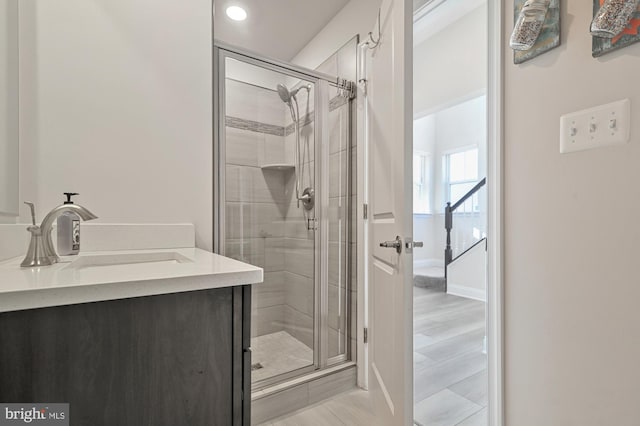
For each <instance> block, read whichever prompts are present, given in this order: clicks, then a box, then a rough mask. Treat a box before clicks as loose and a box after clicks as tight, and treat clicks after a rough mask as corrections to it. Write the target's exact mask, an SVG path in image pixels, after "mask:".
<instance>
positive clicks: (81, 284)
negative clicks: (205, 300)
mask: <svg viewBox="0 0 640 426" xmlns="http://www.w3.org/2000/svg"><path fill="white" fill-rule="evenodd" d="M127 256H129V258H128V259H130V258H133V259H137V261H139V262H138V263H122V264H109V265H99V264H96V263H100V261H101V260H103V259H104V260H105V261H107V260H108V261H109V262H108V263H112V262H117V259H120V258H127ZM114 259H116V260H114ZM142 259H144V260H142ZM154 259H155V260H154ZM65 260H72V261H71V262H68V261H67V262H61V263H57V264H55V265H52V266H45V267H40V268H21V267H20V262H21V261H22V257H19V258H14V259H10V260H7V261H5V262H1V263H0V312H9V311H18V310H24V309H33V308H43V307H48V306H61V305H70V304H76V303H88V302H99V301H105V300H114V299H126V298H130V297H140V296H151V295H157V294H168V293H179V292H184V291H194V290H204V289H213V288H221V287H231V286H238V285H245V284H257V283H261V282H262V281H263V271H262V269H261V268H258V267H255V266H252V265H249V264H246V263H242V262H239V261H237V260H234V259H230V258H227V257H224V256H220V255H217V254H213V253H209V252H207V251H204V250H201V249H197V248H177V249H158V250H127V251H125V250H119V251H100V252H82V253H81V254H80V255H79V256H72V257H69V258H66V259H65Z"/></svg>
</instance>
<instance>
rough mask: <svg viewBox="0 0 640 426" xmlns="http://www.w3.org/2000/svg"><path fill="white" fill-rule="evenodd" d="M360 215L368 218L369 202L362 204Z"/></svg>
mask: <svg viewBox="0 0 640 426" xmlns="http://www.w3.org/2000/svg"><path fill="white" fill-rule="evenodd" d="M362 217H363V218H364V219H368V218H369V204H363V205H362Z"/></svg>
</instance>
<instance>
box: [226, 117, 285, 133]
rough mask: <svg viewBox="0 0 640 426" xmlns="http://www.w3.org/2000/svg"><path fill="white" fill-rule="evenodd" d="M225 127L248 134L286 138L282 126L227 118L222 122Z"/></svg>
mask: <svg viewBox="0 0 640 426" xmlns="http://www.w3.org/2000/svg"><path fill="white" fill-rule="evenodd" d="M224 124H225V126H227V127H231V128H234V129H240V130H248V131H250V132H256V133H265V134H268V135H274V136H286V135H285V128H284V127H283V126H276V125H274V124H266V123H260V122H258V121H252V120H245V119H244V118H238V117H230V116H227V117H226V119H225V122H224Z"/></svg>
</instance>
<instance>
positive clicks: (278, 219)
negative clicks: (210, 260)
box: [214, 42, 355, 391]
mask: <svg viewBox="0 0 640 426" xmlns="http://www.w3.org/2000/svg"><path fill="white" fill-rule="evenodd" d="M214 58H215V59H214V60H215V61H216V63H215V64H214V70H215V74H214V75H216V81H215V82H214V90H215V91H216V95H217V97H216V99H219V104H218V105H217V106H216V113H215V117H214V122H215V135H216V138H215V146H214V152H215V161H214V163H215V165H216V170H215V173H214V177H215V181H214V188H215V191H216V194H215V197H214V198H215V200H216V206H215V209H214V210H215V212H216V217H215V220H214V232H215V242H216V247H215V249H216V252H218V253H221V254H224V255H226V256H229V257H232V258H235V259H238V260H241V261H244V262H247V263H251V264H253V265H256V266H260V267H262V268H263V269H264V283H263V284H259V285H256V286H254V287H253V290H252V308H251V309H252V329H251V351H252V374H251V380H252V389H253V390H254V391H255V390H258V389H263V388H265V387H268V386H270V385H274V384H279V383H281V382H284V381H286V380H289V379H292V378H295V377H298V376H301V375H304V374H308V373H311V372H314V371H317V370H322V369H325V368H327V367H329V366H334V365H337V364H339V363H343V362H346V361H349V360H351V359H352V352H354V351H353V350H352V344H353V342H354V340H352V339H351V325H352V315H351V312H352V303H353V302H355V301H354V300H352V299H353V292H352V290H351V282H352V273H353V272H354V271H353V272H352V269H353V270H355V268H354V267H353V265H354V262H355V259H352V257H351V252H352V249H353V247H352V246H353V241H352V239H351V235H352V233H351V223H350V222H351V212H352V209H351V207H352V206H351V204H352V202H351V198H352V196H353V195H354V193H353V191H352V182H351V179H350V177H351V171H352V170H351V162H352V158H353V156H352V143H351V142H352V125H351V120H352V97H353V96H352V88H353V85H352V83H350V82H347V81H345V80H341V79H338V78H337V77H332V76H328V75H324V74H322V73H319V72H316V71H310V70H306V69H302V68H299V67H295V66H292V65H289V64H285V63H281V62H278V61H275V60H271V59H267V58H260V57H258V56H257V55H255V54H252V53H248V52H244V51H241V50H239V49H237V48H233V47H230V46H227V45H223V44H222V43H217V42H216V45H215V51H214ZM353 321H355V318H353Z"/></svg>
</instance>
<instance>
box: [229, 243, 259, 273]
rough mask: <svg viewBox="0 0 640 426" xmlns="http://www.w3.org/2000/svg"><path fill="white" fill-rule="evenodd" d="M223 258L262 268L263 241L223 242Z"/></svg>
mask: <svg viewBox="0 0 640 426" xmlns="http://www.w3.org/2000/svg"><path fill="white" fill-rule="evenodd" d="M224 254H225V256H228V257H231V258H233V259H237V260H239V261H241V262H245V263H249V264H251V265H254V266H257V267H259V268H264V255H265V252H264V239H263V238H247V239H243V240H235V239H227V240H225V252H224Z"/></svg>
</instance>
